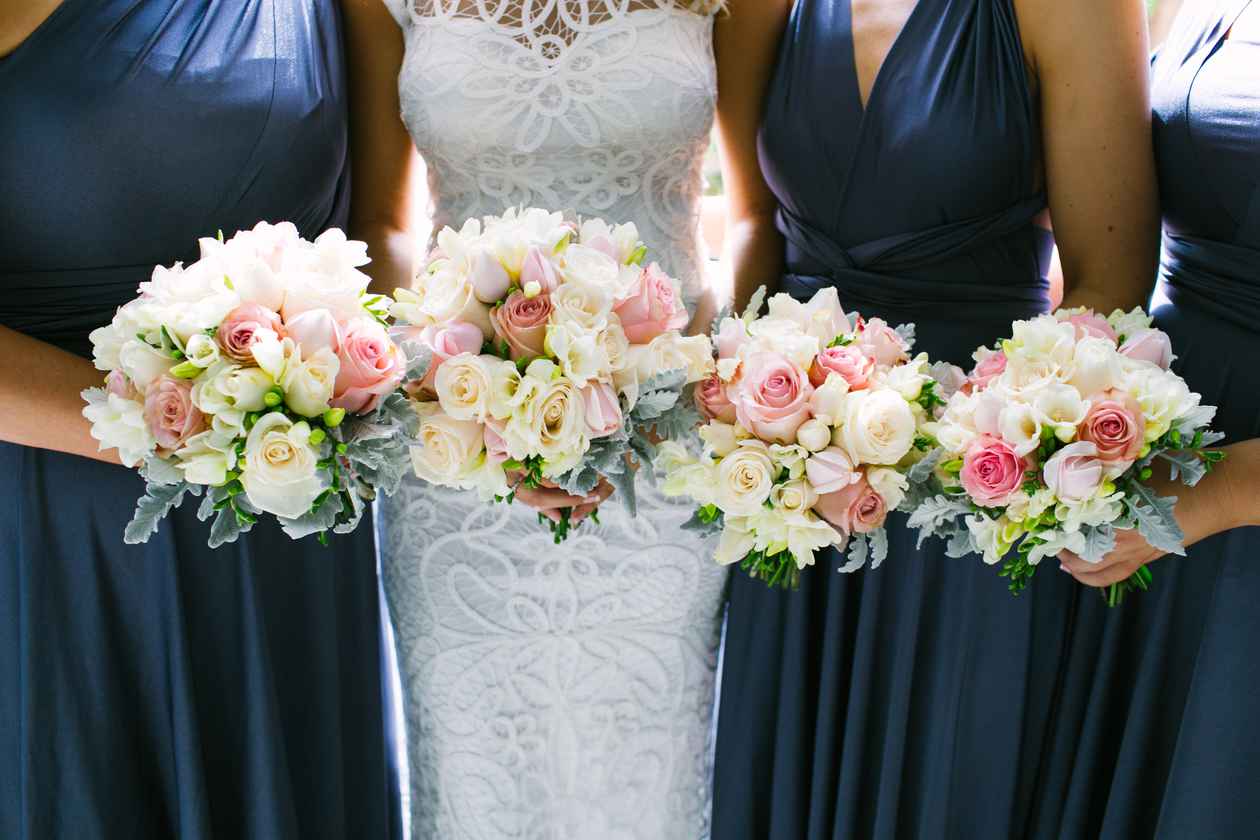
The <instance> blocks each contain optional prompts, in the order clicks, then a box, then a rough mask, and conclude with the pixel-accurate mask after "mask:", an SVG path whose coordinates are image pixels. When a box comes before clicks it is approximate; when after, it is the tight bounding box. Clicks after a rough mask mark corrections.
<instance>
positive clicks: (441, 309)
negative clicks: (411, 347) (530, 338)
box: [392, 269, 494, 339]
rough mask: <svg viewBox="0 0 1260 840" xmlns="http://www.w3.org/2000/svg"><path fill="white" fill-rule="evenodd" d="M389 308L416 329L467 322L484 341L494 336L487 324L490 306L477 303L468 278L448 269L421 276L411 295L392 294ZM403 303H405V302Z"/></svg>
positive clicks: (491, 328) (488, 323)
mask: <svg viewBox="0 0 1260 840" xmlns="http://www.w3.org/2000/svg"><path fill="white" fill-rule="evenodd" d="M395 298H396V299H397V301H398V302H400V303H401V304H402V306H401V309H400V308H399V304H398V303H396V304H395V305H394V307H393V308H392V309H394V310H398V311H400V312H402V313H403V314H404V316H405V317H406V319H407V320H408V322H410V323H412V324H415V325H417V326H429V325H432V324H448V323H450V322H451V321H467V322H468V323H470V324H475V325H476V326H477V327H479V328H480V329H481V334H482V335H484V336H485V337H486V338H487V339H491V338H493V337H494V327H493V326H492V325H491V323H490V307H489V306H487V305H486V304H484V303H482V302H481V301H479V300H477V295H476V293H475V290H474V289H473V286H472V284H471V283H469V282H468V278H467V277H466V276H464V275H462V274H457V273H456V272H454V271H452V270H448V269H442V270H440V271H435V272H432V273H430V274H424V275H421V276H420V277H419V278H418V280H417V281H416V289H415V291H414V293H413V295H411V296H406V295H400V294H398V293H397V292H396V293H395ZM404 301H405V302H404Z"/></svg>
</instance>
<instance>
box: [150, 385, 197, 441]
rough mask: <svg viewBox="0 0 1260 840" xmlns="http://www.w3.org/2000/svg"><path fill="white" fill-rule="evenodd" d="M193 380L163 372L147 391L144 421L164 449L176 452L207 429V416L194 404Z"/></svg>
mask: <svg viewBox="0 0 1260 840" xmlns="http://www.w3.org/2000/svg"><path fill="white" fill-rule="evenodd" d="M192 387H193V386H192V380H189V379H176V378H175V377H173V376H165V375H164V376H162V378H160V379H157V380H155V381H154V382H152V383H150V384H149V388H148V390H147V391H146V392H145V395H144V422H145V423H146V424H147V425H148V427H149V431H150V432H152V433H153V438H154V440H156V441H157V445H158V447H159V448H160V449H164V450H167V451H171V452H173V451H174V450H176V449H179V448H180V447H181V446H183V445H184V444H185V443H186V442H187V441H188V439H189V438H190V437H192V436H193V435H196V434H199V433H201V432H203V431H205V429H206V418H205V417H204V416H203V415H202V413H201V411H200V410H198V408H197V406H195V405H193V400H192Z"/></svg>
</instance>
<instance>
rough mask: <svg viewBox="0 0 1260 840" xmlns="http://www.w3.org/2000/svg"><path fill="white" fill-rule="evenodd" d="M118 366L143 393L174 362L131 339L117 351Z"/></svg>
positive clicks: (146, 345)
mask: <svg viewBox="0 0 1260 840" xmlns="http://www.w3.org/2000/svg"><path fill="white" fill-rule="evenodd" d="M118 360H119V366H120V368H121V370H122V372H123V373H125V374H127V378H128V379H130V380H131V381H132V383H133V384H135V386H136V389H137V390H139V391H141V392H143V391H144V390H145V389H146V388H148V387H149V384H150V383H152V382H153V381H154V380H156V379H159V378H160V377H161V376H162V375H163V374H164V373H166V372H167V371H168V370H170V369H171V367H172V365H174V363H175V361H174V360H173V359H170V358H168V357H166V356H163V355H162V354H161V353H159V352H158V351H156V350H154V349H153V348H152V347H150V346H149V345H148V344H145V343H144V342H143V341H140V340H139V339H135V338H133V339H131V340H130V341H127V342H125V343H124V344H123V345H122V348H121V349H120V350H119V351H118Z"/></svg>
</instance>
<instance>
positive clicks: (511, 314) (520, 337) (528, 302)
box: [490, 292, 551, 360]
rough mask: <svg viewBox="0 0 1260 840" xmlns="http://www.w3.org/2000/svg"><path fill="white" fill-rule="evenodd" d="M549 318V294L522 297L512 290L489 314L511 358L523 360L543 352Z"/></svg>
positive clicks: (523, 294) (522, 293) (521, 294)
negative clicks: (500, 304) (506, 345)
mask: <svg viewBox="0 0 1260 840" xmlns="http://www.w3.org/2000/svg"><path fill="white" fill-rule="evenodd" d="M550 317H551V297H550V296H549V295H535V296H534V297H532V298H529V297H525V293H524V292H512V294H510V295H508V299H507V300H506V301H504V302H503V305H502V306H499V307H495V309H494V311H493V312H491V313H490V319H491V320H492V321H493V322H494V331H495V332H496V333H498V334H499V338H501V339H503V340H504V341H506V342H507V344H508V349H509V351H510V353H511V356H512V359H513V360H516V359H525V358H531V357H533V356H541V355H542V354H543V344H544V343H545V342H546V340H547V319H548V318H550Z"/></svg>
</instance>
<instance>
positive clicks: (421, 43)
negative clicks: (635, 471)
mask: <svg viewBox="0 0 1260 840" xmlns="http://www.w3.org/2000/svg"><path fill="white" fill-rule="evenodd" d="M388 2H389V4H390V5H391V7H392V10H393V11H394V15H395V17H396V18H397V19H398V20H399V22H400V24H401V25H402V27H403V30H404V32H405V35H406V44H407V52H406V59H405V61H404V63H403V68H402V73H401V75H400V77H399V93H400V98H401V101H402V111H403V120H404V122H405V123H406V125H407V128H408V130H409V131H410V132H411V136H412V137H413V138H414V140H415V143H416V147H417V148H418V149H419V151H420V153H421V155H422V157H423V158H424V160H425V163H426V164H427V166H428V172H429V186H430V195H431V196H432V197H433V208H432V219H433V222H434V225H435V228H440V227H441V226H442V225H447V224H450V225H454V226H458V225H459V223H461V222H462V221H463V220H464V219H466V218H469V217H473V216H482V215H486V214H493V213H500V212H502V211H503V210H504V209H505V208H506V207H511V206H515V205H522V204H523V205H536V206H541V207H547V208H549V209H553V210H560V211H565V212H572V213H574V214H577V215H581V216H600V217H603V218H605V219H607V220H608V221H610V222H623V221H633V222H635V223H636V224H637V225H638V227H639V231H640V234H641V235H642V237H643V240H644V241H645V242H646V243H647V244H648V246H649V248H650V249H651V250H652V253H653V255H654V257H655V258H657V259H658V260H659V261H660V262H661V264H662V266H663V267H664V268H665V269H666V270H667V271H669V272H670V273H671V274H674V275H675V276H677V277H678V278H679V280H680V281H681V282H682V284H683V288H684V291H685V292H686V296H687V298H688V299H689V300H693V299H694V297H695V295H696V293H697V291H698V288H699V285H700V283H701V277H702V272H701V265H702V254H701V253H700V250H699V249H700V244H699V239H698V236H697V222H698V218H697V211H698V206H699V204H698V199H699V197H700V194H701V187H702V177H701V166H702V162H703V155H704V150H705V149H706V148H707V145H708V141H709V132H710V128H711V126H712V123H713V111H714V103H715V100H716V96H717V82H716V72H715V68H714V62H713V50H712V13H713V11H715V10H716V8H717V6H718V5H719V3H718V2H716V0H388ZM408 3H410V5H408Z"/></svg>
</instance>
